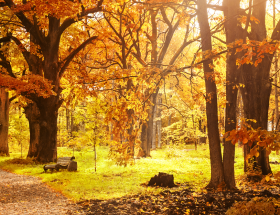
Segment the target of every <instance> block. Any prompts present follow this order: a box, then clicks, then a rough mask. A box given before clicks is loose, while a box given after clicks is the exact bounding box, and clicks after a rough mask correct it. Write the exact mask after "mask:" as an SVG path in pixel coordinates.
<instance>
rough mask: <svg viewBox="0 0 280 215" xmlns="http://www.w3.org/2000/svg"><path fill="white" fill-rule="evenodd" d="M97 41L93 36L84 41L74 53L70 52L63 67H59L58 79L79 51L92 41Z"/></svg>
mask: <svg viewBox="0 0 280 215" xmlns="http://www.w3.org/2000/svg"><path fill="white" fill-rule="evenodd" d="M95 39H97V36H93V37H90V38H88V39H87V40H86V41H84V42H83V43H82V44H81V45H80V46H79V47H78V48H76V49H75V50H74V51H72V52H71V53H70V54H69V55H68V57H67V58H65V59H64V60H63V62H64V65H63V66H62V67H61V69H60V72H59V77H62V75H63V73H64V71H65V70H66V68H67V67H68V65H69V64H70V62H71V61H72V59H73V58H74V57H75V56H76V55H77V54H78V53H79V51H81V50H82V49H83V48H84V47H86V46H87V45H88V44H89V43H91V42H92V41H93V40H95Z"/></svg>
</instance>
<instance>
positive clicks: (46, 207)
mask: <svg viewBox="0 0 280 215" xmlns="http://www.w3.org/2000/svg"><path fill="white" fill-rule="evenodd" d="M75 211H77V208H76V207H74V205H73V203H72V202H71V201H69V200H68V199H67V198H66V197H64V196H62V195H61V194H60V193H57V192H55V191H53V190H52V189H51V188H49V187H48V186H46V185H45V184H44V183H42V182H41V181H40V180H39V179H37V178H35V177H31V176H24V175H16V174H13V173H9V172H6V171H3V170H1V169H0V215H16V214H21V215H27V214H36V215H45V214H46V215H47V214H48V215H49V214H52V215H63V214H67V215H71V214H76V213H75Z"/></svg>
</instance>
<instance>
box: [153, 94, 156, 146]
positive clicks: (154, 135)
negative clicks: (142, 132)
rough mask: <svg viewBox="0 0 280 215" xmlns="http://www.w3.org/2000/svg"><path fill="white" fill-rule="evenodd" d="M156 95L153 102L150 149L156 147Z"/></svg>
mask: <svg viewBox="0 0 280 215" xmlns="http://www.w3.org/2000/svg"><path fill="white" fill-rule="evenodd" d="M156 117H157V97H156V103H155V104H154V115H153V134H152V150H155V149H156V134H157V121H156Z"/></svg>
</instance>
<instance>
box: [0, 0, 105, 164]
mask: <svg viewBox="0 0 280 215" xmlns="http://www.w3.org/2000/svg"><path fill="white" fill-rule="evenodd" d="M102 3H103V1H96V2H95V3H94V4H91V5H89V4H87V3H84V2H83V1H79V2H72V1H67V2H62V1H51V2H50V1H48V2H44V1H43V2H42V1H29V2H27V1H23V2H20V1H12V0H5V1H1V2H0V6H1V7H2V8H4V10H10V11H11V12H12V14H13V15H14V16H16V17H17V19H18V22H19V23H20V25H21V26H22V29H24V30H22V35H24V39H28V38H31V37H33V39H32V42H33V43H34V45H35V46H36V48H37V49H36V52H37V56H38V59H36V60H39V62H38V61H35V62H34V61H33V60H32V59H31V58H32V53H31V50H30V49H28V48H27V44H26V43H25V41H24V40H23V39H21V38H18V37H17V35H16V34H13V32H11V34H9V35H7V36H6V37H5V38H8V39H10V40H11V41H12V42H14V43H15V44H16V45H17V46H18V48H19V50H20V51H21V53H22V55H23V57H24V59H25V61H26V64H27V66H28V70H29V71H28V72H29V74H36V73H37V72H38V73H39V74H37V75H39V76H41V77H42V76H43V77H44V79H46V80H48V81H51V84H52V85H53V87H52V90H53V92H54V95H50V96H48V97H42V96H38V95H37V94H36V93H24V94H23V95H24V96H25V97H27V98H28V99H30V100H32V101H33V102H35V103H36V105H37V107H38V110H39V112H40V116H39V121H40V124H39V125H40V137H39V144H38V153H35V154H37V157H36V159H37V160H38V161H41V162H49V161H53V160H55V159H56V147H57V112H58V108H59V107H60V105H61V103H62V101H63V100H61V99H60V94H61V91H62V89H61V87H60V79H61V77H62V76H63V74H64V72H65V70H66V69H67V67H68V65H69V64H70V62H71V61H72V60H73V58H74V57H75V55H76V54H77V53H78V52H79V51H80V50H81V49H83V48H84V47H85V46H86V45H88V44H90V43H91V42H92V41H94V40H96V38H97V36H96V35H94V36H92V37H89V38H87V39H85V40H84V41H83V42H82V43H81V44H74V45H73V47H72V51H71V52H70V53H69V54H68V55H62V56H63V59H61V58H60V57H59V54H60V50H61V48H62V47H61V46H62V44H61V40H62V38H63V36H64V35H63V34H64V32H66V31H67V29H68V28H69V27H70V26H71V25H73V24H75V23H77V22H78V21H79V20H81V19H83V17H85V16H86V15H88V14H94V13H96V12H98V11H101V10H102V7H101V6H102ZM38 67H39V68H38ZM9 75H10V76H11V77H12V78H16V77H15V75H14V72H13V73H9Z"/></svg>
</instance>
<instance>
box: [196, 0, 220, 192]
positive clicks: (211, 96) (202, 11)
mask: <svg viewBox="0 0 280 215" xmlns="http://www.w3.org/2000/svg"><path fill="white" fill-rule="evenodd" d="M197 9H198V11H197V18H198V23H199V26H200V33H201V41H202V51H203V52H206V51H211V50H212V43H211V32H210V27H209V22H208V15H207V14H208V13H207V3H206V0H200V1H197ZM210 64H213V60H212V59H208V60H206V61H204V62H203V70H204V78H205V86H206V115H207V128H208V138H209V148H210V160H211V180H210V183H209V184H208V186H207V187H208V188H212V187H217V186H218V185H219V184H221V183H222V182H223V181H224V170H223V163H222V154H221V146H220V138H219V126H218V113H217V110H218V107H217V88H216V83H215V80H213V79H214V71H213V69H211V68H210V66H209V65H210Z"/></svg>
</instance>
